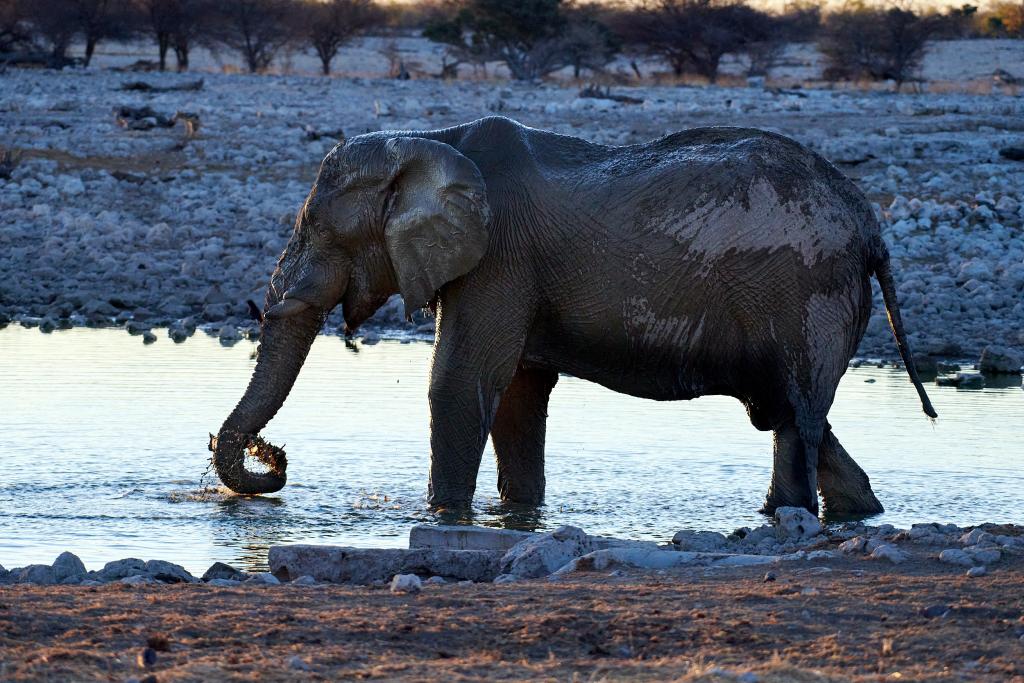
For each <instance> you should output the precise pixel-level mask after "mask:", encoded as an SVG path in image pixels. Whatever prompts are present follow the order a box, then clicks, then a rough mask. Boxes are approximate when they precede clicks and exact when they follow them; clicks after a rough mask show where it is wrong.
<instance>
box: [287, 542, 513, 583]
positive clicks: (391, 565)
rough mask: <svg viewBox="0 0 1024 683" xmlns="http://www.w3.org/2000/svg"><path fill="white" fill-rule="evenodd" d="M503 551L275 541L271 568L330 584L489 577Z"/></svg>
mask: <svg viewBox="0 0 1024 683" xmlns="http://www.w3.org/2000/svg"><path fill="white" fill-rule="evenodd" d="M502 555H503V553H502V552H501V551H493V550H448V549H442V548H411V549H409V550H403V549H397V548H347V547H343V546H324V545H278V546H273V547H271V548H270V552H269V553H268V559H269V563H270V571H271V572H273V573H274V575H275V576H277V577H278V578H280V579H283V580H286V581H287V580H289V579H290V578H291V577H293V576H294V577H298V576H304V575H306V576H312V577H313V578H314V579H315V580H317V581H329V582H331V583H357V584H370V583H373V582H374V581H389V580H390V579H391V578H392V577H393V576H394V575H395V574H418V575H422V576H443V577H446V578H451V579H457V580H470V581H491V580H493V579H494V577H495V576H497V575H498V574H500V573H501V572H500V571H499V570H500V567H501V559H502Z"/></svg>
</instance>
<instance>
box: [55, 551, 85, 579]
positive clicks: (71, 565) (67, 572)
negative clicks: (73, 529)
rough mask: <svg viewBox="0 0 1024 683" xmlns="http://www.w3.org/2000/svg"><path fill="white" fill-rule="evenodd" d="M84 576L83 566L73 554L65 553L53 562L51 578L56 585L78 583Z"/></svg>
mask: <svg viewBox="0 0 1024 683" xmlns="http://www.w3.org/2000/svg"><path fill="white" fill-rule="evenodd" d="M85 574H86V571H85V565H84V564H83V563H82V561H81V560H80V559H78V556H77V555H75V554H74V553H69V552H66V551H65V552H63V553H61V554H60V555H58V556H57V559H56V560H54V561H53V578H54V580H55V581H56V582H57V583H80V582H81V581H82V580H83V579H84V578H85Z"/></svg>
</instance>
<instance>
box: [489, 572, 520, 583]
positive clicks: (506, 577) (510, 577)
mask: <svg viewBox="0 0 1024 683" xmlns="http://www.w3.org/2000/svg"><path fill="white" fill-rule="evenodd" d="M518 580H519V577H518V576H516V575H515V574H498V575H497V576H495V577H494V583H515V582H516V581H518Z"/></svg>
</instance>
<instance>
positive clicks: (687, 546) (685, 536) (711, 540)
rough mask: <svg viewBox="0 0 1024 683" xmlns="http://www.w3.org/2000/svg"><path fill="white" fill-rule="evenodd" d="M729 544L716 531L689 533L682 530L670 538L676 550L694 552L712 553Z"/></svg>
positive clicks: (722, 535)
mask: <svg viewBox="0 0 1024 683" xmlns="http://www.w3.org/2000/svg"><path fill="white" fill-rule="evenodd" d="M728 544H729V541H728V540H727V539H726V538H725V535H724V534H720V533H718V532H717V531H690V530H688V529H684V530H682V531H678V532H676V535H675V536H673V537H672V545H674V546H675V547H676V548H677V549H678V550H693V551H695V552H713V551H715V550H721V549H722V548H724V547H725V546H727V545H728Z"/></svg>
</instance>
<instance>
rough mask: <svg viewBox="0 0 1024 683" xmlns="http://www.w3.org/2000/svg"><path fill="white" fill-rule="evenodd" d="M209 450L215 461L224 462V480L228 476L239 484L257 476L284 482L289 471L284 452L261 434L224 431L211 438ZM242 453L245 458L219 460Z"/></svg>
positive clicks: (219, 468)
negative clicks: (227, 455) (255, 469)
mask: <svg viewBox="0 0 1024 683" xmlns="http://www.w3.org/2000/svg"><path fill="white" fill-rule="evenodd" d="M209 449H210V451H211V452H212V453H213V454H214V455H213V458H214V459H215V460H219V461H220V462H219V463H218V464H219V465H220V466H219V467H218V473H219V474H220V476H221V478H222V479H223V478H224V477H225V475H226V476H227V478H228V479H230V480H235V481H237V480H242V479H243V478H250V479H251V478H252V476H253V475H256V476H257V477H266V476H269V477H271V478H273V479H281V480H282V481H283V479H284V477H285V472H286V470H287V469H288V459H287V457H285V452H284V448H282V447H280V446H275V445H274V444H272V443H270V442H269V441H267V440H266V439H264V438H263V437H261V436H260V435H259V434H243V433H242V432H238V431H234V430H221V432H220V434H217V435H213V434H211V435H210V444H209ZM239 452H241V454H242V457H228V458H220V457H218V456H221V455H226V454H229V453H239ZM252 466H256V467H258V468H259V469H260V470H262V471H253V468H252ZM222 468H223V471H222ZM278 488H280V487H278ZM264 492H267V491H264Z"/></svg>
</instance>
